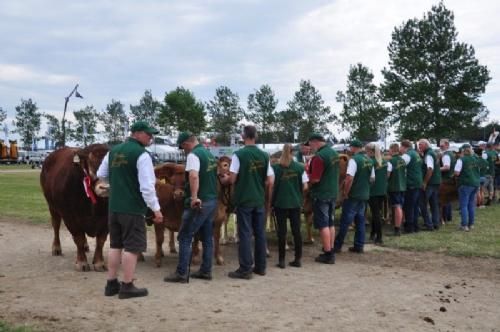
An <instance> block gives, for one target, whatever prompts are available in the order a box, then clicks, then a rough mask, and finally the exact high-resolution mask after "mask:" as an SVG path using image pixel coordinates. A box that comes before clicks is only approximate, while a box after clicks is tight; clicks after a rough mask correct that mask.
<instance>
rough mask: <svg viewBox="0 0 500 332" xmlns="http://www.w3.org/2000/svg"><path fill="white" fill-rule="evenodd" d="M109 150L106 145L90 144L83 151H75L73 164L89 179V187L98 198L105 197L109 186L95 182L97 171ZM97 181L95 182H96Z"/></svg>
mask: <svg viewBox="0 0 500 332" xmlns="http://www.w3.org/2000/svg"><path fill="white" fill-rule="evenodd" d="M108 150H109V148H108V146H107V145H106V144H92V145H89V146H87V147H86V148H83V149H78V150H75V155H74V157H73V163H74V164H75V165H76V166H77V167H80V168H81V169H82V171H83V173H84V174H85V177H88V178H89V180H88V181H89V187H90V188H93V190H94V192H95V194H96V195H97V196H99V197H107V196H108V190H109V185H107V184H105V183H104V182H102V181H101V180H99V181H97V180H98V179H97V176H96V173H97V169H98V168H99V165H101V162H102V160H103V158H104V156H105V155H106V153H107V152H108ZM96 181H97V182H96Z"/></svg>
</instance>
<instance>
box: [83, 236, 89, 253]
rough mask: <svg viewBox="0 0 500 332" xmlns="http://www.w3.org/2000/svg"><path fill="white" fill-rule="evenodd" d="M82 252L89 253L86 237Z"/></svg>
mask: <svg viewBox="0 0 500 332" xmlns="http://www.w3.org/2000/svg"><path fill="white" fill-rule="evenodd" d="M83 250H85V252H90V247H89V243H88V241H87V237H85V243H84V244H83Z"/></svg>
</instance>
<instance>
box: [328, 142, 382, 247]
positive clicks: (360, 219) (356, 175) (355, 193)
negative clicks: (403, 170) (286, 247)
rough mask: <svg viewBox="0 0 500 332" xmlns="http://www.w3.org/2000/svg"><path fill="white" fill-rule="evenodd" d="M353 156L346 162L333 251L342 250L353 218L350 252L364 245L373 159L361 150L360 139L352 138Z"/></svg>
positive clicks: (373, 177) (373, 173)
mask: <svg viewBox="0 0 500 332" xmlns="http://www.w3.org/2000/svg"><path fill="white" fill-rule="evenodd" d="M350 148H351V152H352V153H353V156H352V157H351V159H349V163H348V164H347V175H346V179H345V183H344V191H343V193H342V194H343V197H344V202H343V203H342V215H341V217H340V230H339V232H338V234H337V236H336V237H335V246H334V249H333V250H334V251H335V252H337V253H339V252H341V250H342V245H343V244H344V239H345V236H346V235H347V231H348V230H349V226H350V225H351V223H352V221H353V220H354V222H355V224H356V232H355V233H354V246H352V247H350V248H349V251H350V252H355V253H358V254H361V253H363V250H364V245H365V209H366V202H367V201H368V199H369V198H370V182H373V181H375V169H374V168H373V161H372V160H371V159H370V158H369V157H367V156H366V154H365V153H364V151H363V145H362V143H361V141H359V140H357V139H354V140H353V141H352V142H351V144H350Z"/></svg>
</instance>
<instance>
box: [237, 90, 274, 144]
mask: <svg viewBox="0 0 500 332" xmlns="http://www.w3.org/2000/svg"><path fill="white" fill-rule="evenodd" d="M276 105H278V100H277V99H276V98H275V96H274V91H273V90H272V89H271V87H270V86H269V85H267V84H264V85H262V86H261V87H260V88H259V90H256V91H255V93H251V94H250V95H249V96H248V110H247V113H246V115H245V117H246V118H247V120H249V121H252V122H253V123H255V126H256V127H257V129H258V130H259V138H260V139H259V141H260V142H262V143H265V142H268V143H269V142H271V141H272V139H273V135H272V134H273V131H274V130H275V125H276V113H275V112H276Z"/></svg>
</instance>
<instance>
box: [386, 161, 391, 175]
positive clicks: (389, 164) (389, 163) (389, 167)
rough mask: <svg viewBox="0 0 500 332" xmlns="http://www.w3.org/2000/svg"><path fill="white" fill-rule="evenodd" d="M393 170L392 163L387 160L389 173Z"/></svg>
mask: <svg viewBox="0 0 500 332" xmlns="http://www.w3.org/2000/svg"><path fill="white" fill-rule="evenodd" d="M390 172H392V163H391V162H390V161H389V162H387V173H390Z"/></svg>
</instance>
